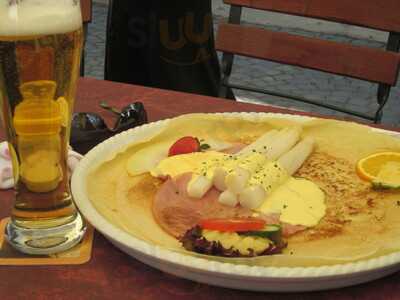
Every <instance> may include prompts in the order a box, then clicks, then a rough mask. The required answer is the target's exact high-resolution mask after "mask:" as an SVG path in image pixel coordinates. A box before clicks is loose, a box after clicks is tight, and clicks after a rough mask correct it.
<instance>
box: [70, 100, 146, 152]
mask: <svg viewBox="0 0 400 300" xmlns="http://www.w3.org/2000/svg"><path fill="white" fill-rule="evenodd" d="M100 106H101V107H102V108H104V109H106V110H108V111H111V112H112V113H114V114H115V115H116V116H117V120H116V122H115V125H114V127H113V128H108V126H107V125H106V123H105V122H104V119H103V118H102V117H101V116H99V115H98V114H95V113H86V112H79V113H75V114H73V115H72V123H71V140H70V144H71V146H72V148H73V149H74V150H75V151H77V152H79V153H81V154H86V153H87V152H88V151H89V150H90V149H92V148H93V147H94V146H96V145H97V144H99V143H101V142H102V141H104V140H106V139H108V138H110V137H111V136H113V135H115V134H117V133H120V132H122V131H124V130H127V129H130V128H133V127H136V126H139V125H143V124H145V123H147V113H146V110H145V109H144V106H143V104H142V103H141V102H135V103H132V104H129V105H128V106H126V107H124V108H123V109H122V110H118V109H116V108H114V107H111V106H109V105H108V104H107V103H105V102H102V103H100Z"/></svg>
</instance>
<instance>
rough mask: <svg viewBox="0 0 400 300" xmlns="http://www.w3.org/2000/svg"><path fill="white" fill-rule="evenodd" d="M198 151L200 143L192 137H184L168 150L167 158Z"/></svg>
mask: <svg viewBox="0 0 400 300" xmlns="http://www.w3.org/2000/svg"><path fill="white" fill-rule="evenodd" d="M198 151H200V142H199V140H198V139H197V138H195V137H192V136H185V137H183V138H180V139H179V140H177V141H176V142H175V143H174V144H173V145H172V146H171V148H169V152H168V156H174V155H178V154H185V153H192V152H198Z"/></svg>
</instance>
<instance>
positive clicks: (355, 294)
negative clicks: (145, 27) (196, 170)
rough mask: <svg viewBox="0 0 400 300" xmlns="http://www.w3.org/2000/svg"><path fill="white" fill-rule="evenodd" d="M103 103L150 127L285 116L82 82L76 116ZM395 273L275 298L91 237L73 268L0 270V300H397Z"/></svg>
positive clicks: (5, 201)
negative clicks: (131, 107)
mask: <svg viewBox="0 0 400 300" xmlns="http://www.w3.org/2000/svg"><path fill="white" fill-rule="evenodd" d="M102 100H106V101H108V102H109V103H110V104H113V105H115V106H119V107H122V106H124V105H126V104H127V103H130V102H133V101H138V100H140V101H142V102H143V103H144V105H145V107H146V110H147V112H148V114H149V118H150V120H151V121H155V120H159V119H163V118H166V117H173V116H177V115H180V114H182V113H190V112H223V111H229V112H231V111H264V112H269V111H271V112H286V111H285V110H282V109H277V108H271V107H268V106H259V105H252V104H244V103H235V102H232V101H228V100H222V99H216V98H211V97H203V96H197V95H190V94H184V93H176V92H171V91H164V90H157V89H150V88H144V87H139V86H132V85H125V84H118V83H111V82H106V81H98V80H94V79H82V80H81V81H80V82H79V89H78V96H77V103H76V110H77V111H97V112H99V113H102V115H103V116H104V117H106V118H107V119H108V120H111V118H112V115H111V113H108V112H104V110H102V109H100V108H99V106H98V103H99V102H100V101H102ZM12 196H13V192H12V191H2V192H0V199H1V202H2V205H1V206H0V217H1V218H2V217H5V216H7V215H8V214H9V212H10V206H11V204H12ZM399 297H400V273H396V274H394V275H391V276H388V277H386V278H383V279H380V280H376V281H373V282H370V283H366V284H362V285H358V286H354V287H349V288H343V289H337V290H332V291H323V292H313V293H296V294H275V293H253V292H246V291H235V290H230V289H224V288H218V287H213V286H208V285H204V284H199V283H195V282H191V281H188V280H184V279H180V278H177V277H174V276H172V275H168V274H165V273H163V272H161V271H158V270H156V269H153V268H150V267H148V266H147V265H144V264H143V263H141V262H139V261H137V260H135V259H134V258H131V257H129V256H128V255H126V254H124V253H122V252H121V251H119V250H118V249H117V248H115V247H113V246H112V245H111V243H109V242H108V241H107V240H106V239H105V238H104V237H103V236H101V235H100V234H98V233H96V234H95V241H94V248H93V256H92V259H91V261H90V262H89V263H87V264H84V265H78V266H40V267H4V266H3V267H1V268H0V299H1V300H8V299H32V300H33V299H40V300H45V299H51V300H53V299H74V300H80V299H95V300H99V299H114V300H117V299H118V300H120V299H146V300H151V299H157V300H164V299H178V300H179V299H191V300H206V299H207V300H214V299H230V300H236V299H237V300H239V299H251V300H258V299H260V300H261V299H318V300H320V299H334V300H339V299H340V300H342V299H399Z"/></svg>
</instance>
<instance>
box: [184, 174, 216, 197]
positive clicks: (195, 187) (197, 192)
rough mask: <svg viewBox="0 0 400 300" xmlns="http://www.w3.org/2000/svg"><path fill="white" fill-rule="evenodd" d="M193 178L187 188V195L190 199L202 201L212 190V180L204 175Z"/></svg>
mask: <svg viewBox="0 0 400 300" xmlns="http://www.w3.org/2000/svg"><path fill="white" fill-rule="evenodd" d="M193 176H194V177H193V178H192V179H191V180H190V181H189V184H188V186H187V193H188V195H189V197H192V198H197V199H200V198H202V197H203V196H204V195H205V194H206V193H207V192H208V191H209V190H210V189H211V187H212V180H211V179H208V178H207V177H205V176H203V175H196V174H193Z"/></svg>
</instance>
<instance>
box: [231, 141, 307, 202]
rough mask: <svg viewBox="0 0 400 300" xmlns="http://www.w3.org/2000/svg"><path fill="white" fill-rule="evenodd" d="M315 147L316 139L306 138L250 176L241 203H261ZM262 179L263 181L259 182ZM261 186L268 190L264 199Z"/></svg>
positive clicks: (240, 197) (294, 170) (293, 171)
mask: <svg viewBox="0 0 400 300" xmlns="http://www.w3.org/2000/svg"><path fill="white" fill-rule="evenodd" d="M313 147H314V140H313V139H312V138H305V139H304V140H302V141H301V142H299V143H298V144H297V145H296V146H295V147H293V148H292V149H291V150H290V151H289V152H287V153H285V154H284V155H282V156H281V158H280V159H279V160H278V161H277V162H276V163H274V162H269V163H267V164H266V165H265V166H264V168H263V169H262V170H261V171H259V172H258V173H257V174H254V175H253V176H252V177H251V178H250V180H249V182H250V184H249V186H248V187H246V188H245V189H244V190H243V191H242V192H241V193H240V194H239V201H240V204H241V205H242V206H244V207H249V208H250V207H254V206H255V205H256V203H259V205H261V204H262V202H263V200H264V199H265V197H268V194H269V193H270V192H271V191H272V190H273V189H274V188H276V187H277V186H279V185H280V184H282V182H283V181H285V180H286V179H287V178H288V176H290V175H293V174H294V173H295V172H296V171H297V170H298V169H299V168H300V167H301V166H302V164H303V163H304V162H305V161H306V159H307V158H308V157H309V155H310V154H311V153H312V150H313ZM260 181H261V183H259V182H260ZM260 188H262V189H264V191H265V192H266V193H265V195H264V199H263V200H260V199H261V197H262V195H261V194H260V193H259V192H258V190H259V189H260ZM256 191H257V192H256Z"/></svg>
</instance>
